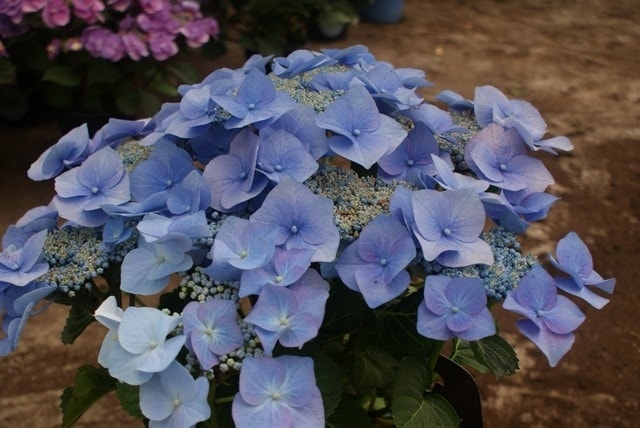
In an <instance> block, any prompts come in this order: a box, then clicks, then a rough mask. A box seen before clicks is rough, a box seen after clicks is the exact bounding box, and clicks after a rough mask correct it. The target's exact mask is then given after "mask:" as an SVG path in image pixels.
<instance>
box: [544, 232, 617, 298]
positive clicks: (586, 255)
mask: <svg viewBox="0 0 640 428" xmlns="http://www.w3.org/2000/svg"><path fill="white" fill-rule="evenodd" d="M556 257H557V258H554V257H553V256H552V255H551V254H549V260H550V261H551V264H552V265H553V266H554V267H555V268H556V269H558V270H560V271H562V272H564V273H566V274H568V275H569V277H559V278H554V279H555V281H556V285H557V286H558V288H560V289H561V290H563V291H566V292H567V293H570V294H573V295H574V296H578V297H580V298H582V299H584V300H585V301H587V302H588V303H589V304H591V305H592V306H594V307H596V308H598V309H601V308H602V307H603V306H604V305H606V304H607V303H608V302H609V300H608V299H605V298H604V297H601V296H599V295H597V294H596V293H594V292H593V291H591V290H590V289H589V288H587V286H593V287H596V288H599V289H600V290H602V291H605V292H607V293H613V288H614V286H615V284H616V280H615V278H610V279H604V278H602V276H600V274H599V273H597V272H596V271H594V270H593V258H592V257H591V253H590V252H589V248H587V245H586V244H585V243H584V242H583V241H582V239H580V237H579V236H578V234H576V233H575V232H569V233H568V234H567V236H565V237H564V238H562V239H561V240H560V241H558V245H557V246H556Z"/></svg>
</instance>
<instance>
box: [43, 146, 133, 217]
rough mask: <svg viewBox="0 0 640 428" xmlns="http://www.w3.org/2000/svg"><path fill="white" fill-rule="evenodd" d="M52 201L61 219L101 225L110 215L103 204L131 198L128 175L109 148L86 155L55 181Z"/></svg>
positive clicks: (118, 157) (116, 202)
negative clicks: (82, 160) (80, 162)
mask: <svg viewBox="0 0 640 428" xmlns="http://www.w3.org/2000/svg"><path fill="white" fill-rule="evenodd" d="M55 188H56V193H57V195H56V196H55V197H54V198H53V202H54V204H55V206H56V208H57V209H58V212H59V213H60V216H62V217H64V218H66V219H68V220H71V221H73V222H74V223H77V224H79V225H80V226H87V227H95V226H100V225H103V224H104V223H105V222H106V221H107V219H108V218H109V215H108V214H107V213H106V212H105V211H104V210H103V209H102V205H106V204H113V205H120V204H124V203H125V202H127V201H129V200H130V199H131V195H130V189H129V175H128V174H127V173H126V171H125V169H124V165H123V163H122V159H121V158H120V156H119V155H118V153H117V152H116V151H115V150H114V149H112V148H111V147H105V148H103V149H101V150H99V151H97V152H95V153H94V154H92V155H91V156H89V157H88V158H87V159H86V160H85V161H84V162H83V163H82V165H80V166H78V167H75V168H73V169H71V170H69V171H67V172H65V173H63V174H61V175H59V176H58V177H57V178H56V181H55Z"/></svg>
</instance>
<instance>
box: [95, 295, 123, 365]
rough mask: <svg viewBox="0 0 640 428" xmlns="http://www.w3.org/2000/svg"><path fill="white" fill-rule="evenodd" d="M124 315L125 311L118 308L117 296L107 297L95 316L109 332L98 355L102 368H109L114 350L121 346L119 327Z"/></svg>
mask: <svg viewBox="0 0 640 428" xmlns="http://www.w3.org/2000/svg"><path fill="white" fill-rule="evenodd" d="M122 315H124V311H123V310H122V308H120V307H118V303H117V301H116V297H115V296H109V297H107V298H106V299H105V300H104V301H103V302H102V304H100V306H99V307H98V309H96V311H95V312H94V314H93V316H94V317H95V318H96V320H97V321H98V322H99V323H100V324H102V325H103V326H105V327H107V329H108V330H109V331H108V332H107V334H106V335H105V337H104V339H103V340H102V345H101V346H100V352H99V353H98V363H100V365H101V366H102V367H105V368H108V367H109V364H110V363H109V361H110V359H111V351H112V349H113V348H114V347H115V346H120V345H119V343H118V327H120V323H121V322H122Z"/></svg>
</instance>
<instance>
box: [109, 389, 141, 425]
mask: <svg viewBox="0 0 640 428" xmlns="http://www.w3.org/2000/svg"><path fill="white" fill-rule="evenodd" d="M116 394H117V396H118V400H120V405H121V406H122V409H123V410H124V411H125V412H127V413H128V414H130V415H131V416H133V417H134V418H138V419H144V418H145V416H144V415H143V414H142V410H140V387H139V386H132V385H129V384H126V383H123V382H117V383H116Z"/></svg>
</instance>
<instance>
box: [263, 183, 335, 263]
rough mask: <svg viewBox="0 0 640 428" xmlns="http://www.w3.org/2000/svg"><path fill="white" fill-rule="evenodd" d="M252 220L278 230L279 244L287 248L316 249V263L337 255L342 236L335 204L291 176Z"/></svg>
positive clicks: (330, 259) (278, 187) (265, 202)
mask: <svg viewBox="0 0 640 428" xmlns="http://www.w3.org/2000/svg"><path fill="white" fill-rule="evenodd" d="M250 220H251V221H252V222H257V223H264V224H269V225H271V226H272V227H273V228H275V229H276V230H277V235H276V245H279V246H282V247H283V248H284V249H287V250H289V249H292V248H301V249H313V250H314V251H315V254H314V255H313V257H312V259H311V261H312V262H330V261H333V259H334V258H335V256H336V251H337V250H338V245H339V243H340V233H339V232H338V228H337V227H336V225H335V224H334V222H333V203H332V202H331V200H330V199H328V198H325V197H323V196H319V195H315V194H313V193H312V192H311V190H309V189H308V188H307V187H306V186H305V185H304V184H302V183H299V182H297V181H295V180H293V179H291V178H289V177H285V178H283V179H282V181H281V182H280V183H279V184H278V185H277V186H276V187H274V188H273V190H271V192H270V193H269V194H268V195H267V197H266V198H265V200H264V202H263V203H262V206H261V207H260V209H258V210H257V211H256V212H255V213H253V214H252V215H251V217H250Z"/></svg>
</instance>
